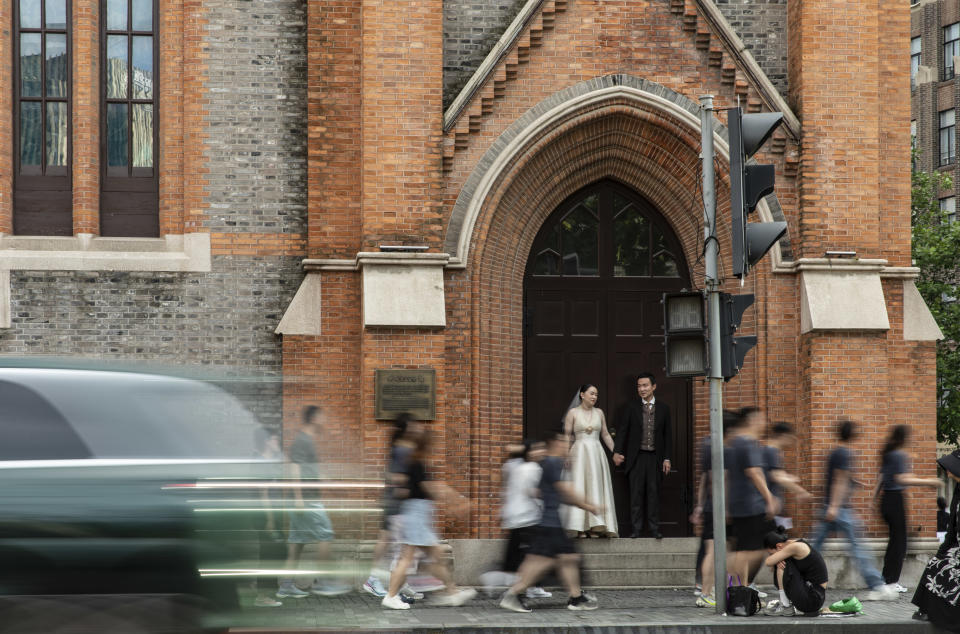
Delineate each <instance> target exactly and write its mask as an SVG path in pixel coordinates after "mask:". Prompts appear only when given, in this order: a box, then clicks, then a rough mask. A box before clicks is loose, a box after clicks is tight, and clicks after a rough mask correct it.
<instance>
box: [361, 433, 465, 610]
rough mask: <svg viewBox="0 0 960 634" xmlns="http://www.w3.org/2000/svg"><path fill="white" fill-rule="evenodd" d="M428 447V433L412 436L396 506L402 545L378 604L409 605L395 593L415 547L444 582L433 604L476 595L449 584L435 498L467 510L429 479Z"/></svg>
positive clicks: (449, 491) (456, 603) (459, 497)
mask: <svg viewBox="0 0 960 634" xmlns="http://www.w3.org/2000/svg"><path fill="white" fill-rule="evenodd" d="M429 449H430V434H429V433H428V432H426V431H423V432H421V433H420V435H419V436H418V437H417V439H416V446H415V447H414V450H413V452H412V453H411V454H410V456H409V457H408V458H407V464H406V469H405V471H404V474H405V476H406V478H405V482H404V483H403V485H402V489H403V494H405V499H404V500H403V502H402V503H401V505H400V542H401V543H402V544H403V546H402V547H401V548H402V549H401V551H400V557H399V559H398V560H397V562H396V564H395V565H394V568H393V572H391V573H390V587H389V589H388V590H387V594H386V596H384V597H383V601H381V603H380V604H381V605H382V606H383V607H385V608H390V609H393V610H407V609H409V608H410V604H409V603H406V602H405V601H404V600H403V599H402V598H401V597H400V595H399V593H400V588H401V587H403V585H404V582H405V581H406V578H407V570H408V569H409V568H410V566H411V564H413V562H414V559H415V558H416V554H417V550H423V551H425V552H426V553H427V555H428V556H429V557H430V559H431V563H430V566H431V568H432V574H433V575H435V576H436V577H437V578H438V579H440V580H441V581H442V582H443V583H444V586H445V589H444V590H443V591H442V592H440V593H438V594H437V596H436V597H435V598H434V603H435V604H436V605H444V606H460V605H463V604H464V603H466V602H467V601H469V600H470V599H472V598H473V597H475V596H476V594H477V593H476V591H475V590H473V589H471V588H465V589H458V588H457V587H456V586H455V585H454V583H453V574H452V573H451V571H450V569H449V568H448V567H447V566H446V565H445V563H444V553H443V550H442V548H441V546H440V538H439V537H438V536H437V533H436V531H435V528H434V520H433V516H434V511H435V501H440V502H443V503H445V504H447V505H448V506H449V508H450V510H451V511H452V512H454V513H463V512H466V510H467V500H466V498H464V497H463V496H462V495H460V494H458V493H457V492H456V491H454V490H453V489H452V488H450V487H449V486H447V485H446V484H444V483H443V482H440V481H437V480H431V479H430V476H429V474H428V471H427V464H426V461H427V459H428V457H429V456H428V452H429ZM398 488H400V487H398Z"/></svg>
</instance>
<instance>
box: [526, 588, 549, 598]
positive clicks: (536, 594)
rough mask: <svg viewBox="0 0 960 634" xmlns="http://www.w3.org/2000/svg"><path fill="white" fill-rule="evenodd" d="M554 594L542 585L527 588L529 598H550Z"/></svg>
mask: <svg viewBox="0 0 960 634" xmlns="http://www.w3.org/2000/svg"><path fill="white" fill-rule="evenodd" d="M552 596H553V593H552V592H547V591H546V590H544V589H543V588H541V587H540V586H534V587H532V588H527V598H528V599H549V598H550V597H552Z"/></svg>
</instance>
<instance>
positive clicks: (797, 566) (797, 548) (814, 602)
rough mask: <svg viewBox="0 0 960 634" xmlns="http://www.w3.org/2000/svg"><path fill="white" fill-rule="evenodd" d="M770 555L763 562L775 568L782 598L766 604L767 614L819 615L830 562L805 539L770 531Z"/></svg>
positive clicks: (766, 538) (765, 542)
mask: <svg viewBox="0 0 960 634" xmlns="http://www.w3.org/2000/svg"><path fill="white" fill-rule="evenodd" d="M763 545H764V546H765V547H766V549H767V552H768V553H770V555H769V556H768V557H767V558H766V560H764V562H763V563H764V565H766V566H770V567H771V568H773V572H774V575H773V579H774V583H775V585H776V586H777V588H778V589H779V590H780V598H779V599H774V600H773V601H771V602H770V603H768V604H767V607H766V608H765V609H764V611H763V613H764V614H766V615H767V616H820V608H822V607H823V601H824V599H825V598H826V596H827V594H826V593H827V582H828V581H829V578H828V575H827V564H826V563H825V562H824V561H823V557H822V556H821V555H820V553H819V552H817V551H816V550H815V549H814V548H813V546H811V545H810V544H808V543H807V542H805V541H804V540H802V539H787V536H786V535H785V534H784V533H781V532H779V531H771V532H769V533H767V534H766V535H765V536H764V538H763Z"/></svg>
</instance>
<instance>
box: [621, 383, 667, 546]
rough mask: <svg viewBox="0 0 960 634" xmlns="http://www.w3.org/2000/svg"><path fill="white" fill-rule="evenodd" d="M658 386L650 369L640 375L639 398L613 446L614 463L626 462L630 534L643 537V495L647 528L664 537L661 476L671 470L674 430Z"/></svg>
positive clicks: (629, 407) (622, 425)
mask: <svg viewBox="0 0 960 634" xmlns="http://www.w3.org/2000/svg"><path fill="white" fill-rule="evenodd" d="M656 389H657V380H656V378H654V376H653V375H652V374H650V373H649V372H645V373H643V374H641V375H640V376H638V377H637V394H638V395H639V397H640V398H638V399H637V400H635V401H633V402H632V403H630V404H629V405H628V406H627V409H626V411H625V412H624V415H623V420H621V421H620V426H619V427H618V428H617V439H616V442H615V444H614V448H613V463H614V464H616V465H617V466H619V465H624V467H625V469H626V470H627V478H628V480H629V481H630V517H631V520H632V521H633V533H632V534H631V535H630V537H640V532H641V531H642V530H643V510H644V509H643V506H644V505H643V502H644V498H646V502H647V505H646V506H647V509H646V510H647V527H648V528H649V529H650V532H651V533H653V536H654V537H656V538H657V539H661V538H662V537H663V535H661V534H660V499H659V497H660V479H661V478H662V476H663V475H666V474H668V473H670V453H671V451H672V449H673V433H672V430H671V428H670V408H669V407H668V406H667V404H666V403H663V402H660V401H657V399H656V398H655V397H654V395H653V393H654V392H655V391H656ZM661 474H662V475H661Z"/></svg>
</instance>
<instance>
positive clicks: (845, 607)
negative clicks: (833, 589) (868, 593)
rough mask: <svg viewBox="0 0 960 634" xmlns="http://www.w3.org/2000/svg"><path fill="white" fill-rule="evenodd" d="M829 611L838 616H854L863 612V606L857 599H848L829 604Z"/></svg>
mask: <svg viewBox="0 0 960 634" xmlns="http://www.w3.org/2000/svg"><path fill="white" fill-rule="evenodd" d="M829 610H830V611H831V612H839V613H840V614H856V613H857V612H863V606H862V605H861V604H860V600H859V599H857V597H848V598H846V599H841V600H839V601H834V602H833V603H831V604H830V608H829Z"/></svg>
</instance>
